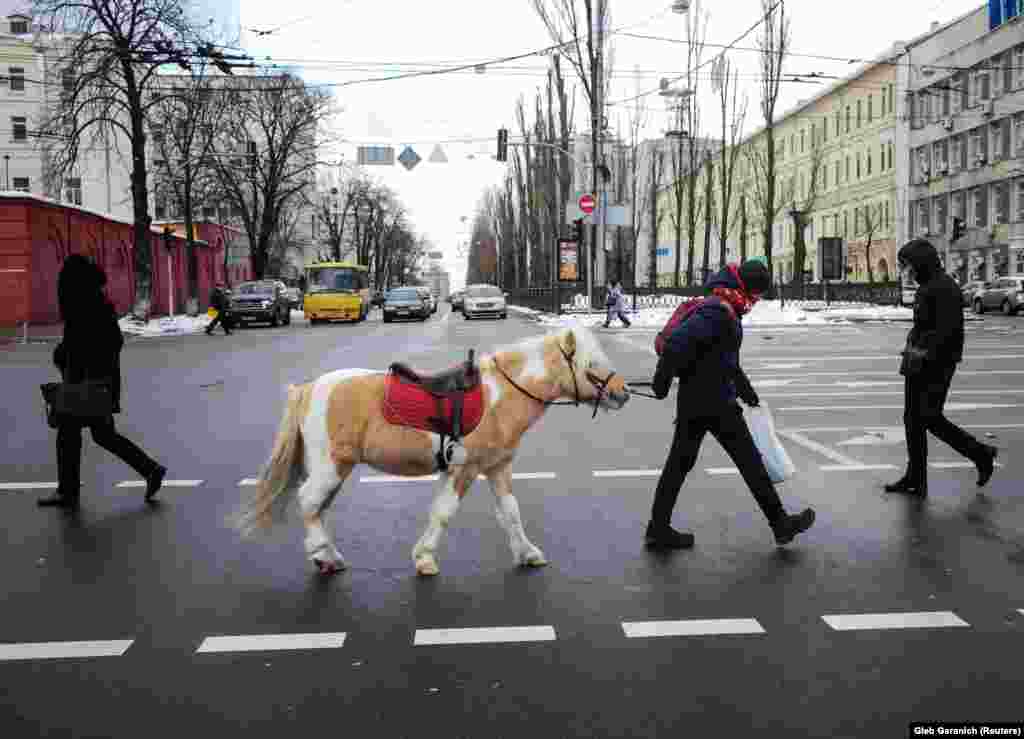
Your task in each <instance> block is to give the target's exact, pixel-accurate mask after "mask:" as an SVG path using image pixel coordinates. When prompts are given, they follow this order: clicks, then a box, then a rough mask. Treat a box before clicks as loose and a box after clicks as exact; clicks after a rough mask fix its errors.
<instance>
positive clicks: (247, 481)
mask: <svg viewBox="0 0 1024 739" xmlns="http://www.w3.org/2000/svg"><path fill="white" fill-rule="evenodd" d="M259 482H260V481H259V479H258V478H255V477H246V478H245V479H244V480H239V481H238V486H239V487H245V486H247V485H258V484H259Z"/></svg>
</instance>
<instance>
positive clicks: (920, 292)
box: [885, 239, 997, 497]
mask: <svg viewBox="0 0 1024 739" xmlns="http://www.w3.org/2000/svg"><path fill="white" fill-rule="evenodd" d="M896 258H897V260H898V262H899V266H900V270H901V271H907V270H909V271H910V272H911V273H912V277H913V278H914V280H915V281H916V282H917V284H918V288H917V295H916V297H915V299H914V325H913V327H912V328H911V329H910V334H909V335H908V336H907V344H906V348H905V349H904V350H903V361H902V362H901V363H900V374H901V375H903V377H904V383H903V388H904V390H903V393H904V395H903V427H904V430H905V431H906V435H907V457H908V461H907V471H906V473H905V474H904V475H903V477H901V478H900V479H899V480H897V481H896V482H893V483H890V484H888V485H886V486H885V491H886V492H888V493H907V494H910V495H917V496H920V497H924V496H926V495H928V436H927V434H926V432H928V431H930V432H931V433H932V434H933V435H934V436H935V437H936V438H937V439H940V440H942V441H944V442H946V444H948V445H949V446H951V447H953V449H955V450H956V451H957V452H959V453H960V454H961V455H963V456H964V457H967V459H969V460H971V461H972V462H974V464H975V466H977V468H978V485H979V486H980V485H984V484H985V483H987V482H988V481H989V478H991V477H992V471H993V470H994V469H995V459H996V453H997V449H996V448H995V447H994V446H990V445H988V444H983V443H981V442H980V441H978V440H977V439H975V438H974V437H973V436H971V435H970V434H968V433H967V432H966V431H964V430H963V429H962V428H960V427H959V426H957V425H956V424H954V423H953V422H952V421H950V420H949V419H948V418H946V417H945V416H944V415H943V413H942V411H943V408H944V406H945V405H946V397H947V396H948V395H949V385H950V383H951V382H952V381H953V375H954V374H955V372H956V365H957V363H958V362H960V361H961V360H962V359H963V356H964V311H963V302H962V301H963V296H962V294H961V292H960V288H959V287H957V284H956V281H955V280H953V278H952V277H950V276H949V275H948V274H946V271H945V270H944V269H943V268H942V262H941V261H939V253H938V252H937V251H936V250H935V247H934V246H932V244H931V242H929V241H927V240H925V239H914V240H913V241H911V242H909V243H908V244H906V245H905V246H903V247H902V248H901V249H900V251H899V254H897V255H896Z"/></svg>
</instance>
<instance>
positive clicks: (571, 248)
mask: <svg viewBox="0 0 1024 739" xmlns="http://www.w3.org/2000/svg"><path fill="white" fill-rule="evenodd" d="M580 279H581V278H580V245H579V243H577V242H576V241H574V240H572V239H559V240H558V281H559V282H578V281H579V280H580Z"/></svg>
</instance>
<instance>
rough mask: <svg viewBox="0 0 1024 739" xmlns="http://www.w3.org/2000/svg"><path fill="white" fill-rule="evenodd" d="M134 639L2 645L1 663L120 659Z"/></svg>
mask: <svg viewBox="0 0 1024 739" xmlns="http://www.w3.org/2000/svg"><path fill="white" fill-rule="evenodd" d="M132 641H134V640H133V639H116V640H114V641H49V642H30V643H26V644H0V661H13V660H30V659H80V658H84V657H120V656H121V655H122V654H124V653H125V652H126V651H128V647H130V646H131V645H132Z"/></svg>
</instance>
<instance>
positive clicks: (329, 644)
mask: <svg viewBox="0 0 1024 739" xmlns="http://www.w3.org/2000/svg"><path fill="white" fill-rule="evenodd" d="M1017 612H1018V613H1020V614H1021V615H1022V616H1024V608H1019V609H1017ZM979 618H981V619H985V615H984V614H981V615H980V616H979ZM818 619H819V620H820V622H821V623H823V624H824V625H825V626H826V627H827V629H828V632H830V633H835V634H837V635H838V634H841V633H844V632H848V631H872V632H885V631H909V630H916V629H950V628H953V629H961V630H963V629H974V628H975V626H974V625H972V624H971V623H969V622H968V621H967V620H966V619H965V618H963V616H961V615H960V614H957V613H955V612H954V611H893V612H881V613H831V614H823V615H820V616H818ZM591 625H592V624H589V623H588V626H591ZM981 626H982V627H983V628H979V630H978V633H982V632H984V633H989V632H990V631H991V630H992V628H993V627H992V625H991V623H989V622H987V621H986V622H985V623H983V624H982V625H981ZM618 628H619V631H620V633H621V634H622V637H623V638H625V639H629V640H635V639H653V638H672V637H676V638H697V637H733V636H758V637H772V636H778V637H783V638H784V637H785V636H786V634H785V633H784V632H785V631H786V627H782V628H779V629H774V630H773V631H771V632H769V630H768V629H766V628H765V627H764V625H763V624H762V623H761V621H760V620H759V619H757V618H751V617H739V618H736V617H732V618H700V619H671V620H648V621H621V622H618ZM799 628H805V627H803V626H801V627H799ZM1003 628H1004V629H1006V630H1007V631H1013V630H1015V624H1013V623H1012V622H1007V621H1005V619H1004V623H1003ZM576 631H577V630H576V629H575V628H572V629H569V632H570V633H573V634H575V633H576ZM351 636H352V635H351V634H349V633H348V632H337V631H334V632H321V633H316V632H314V633H301V634H293V633H279V634H235V635H217V636H205V637H202V638H201V639H200V641H199V643H198V646H196V647H194V648H193V647H184V646H183V647H182V651H183V652H186V651H187V652H191V654H193V655H194V656H197V655H209V654H243V653H264V652H295V653H300V652H309V651H316V650H325V649H328V650H338V649H343V648H344V647H345V646H346V645H348V644H349V642H350V637H351ZM397 638H401V637H397ZM405 638H406V639H408V641H407V642H406V646H411V647H416V648H421V647H454V646H462V647H466V646H480V647H481V648H486V647H485V646H484V645H493V644H536V643H542V642H557V641H559V640H560V637H559V633H558V630H557V629H556V627H555V626H553V625H551V624H537V625H525V626H523V625H517V626H508V625H503V626H478V627H458V628H422V629H420V628H417V629H413V630H412V632H411V633H410V634H409V635H408V636H406V637H405ZM570 638H572V637H570ZM604 638H605V639H607V636H605V637H604ZM837 638H841V637H837ZM136 641H137V640H136V639H135V638H134V637H133V638H127V639H112V640H105V641H102V640H101V641H50V642H13V643H0V662H36V661H44V660H58V659H64V660H75V659H77V660H81V659H95V658H101V657H122V656H124V655H125V654H127V653H128V652H129V651H130V650H131V649H132V647H133V646H135V644H136ZM141 649H145V647H137V648H136V651H138V650H141Z"/></svg>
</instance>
